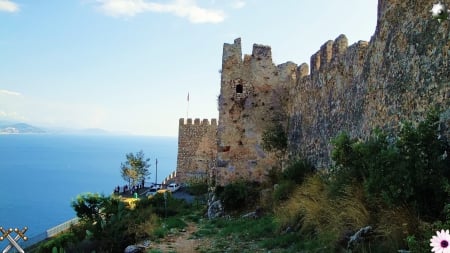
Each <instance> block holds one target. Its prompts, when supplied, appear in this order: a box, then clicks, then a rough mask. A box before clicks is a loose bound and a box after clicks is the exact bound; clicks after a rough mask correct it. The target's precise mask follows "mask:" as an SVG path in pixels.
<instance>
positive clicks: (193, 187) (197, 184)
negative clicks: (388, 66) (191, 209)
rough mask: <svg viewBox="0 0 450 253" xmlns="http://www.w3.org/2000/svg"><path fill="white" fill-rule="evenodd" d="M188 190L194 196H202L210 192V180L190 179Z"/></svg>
mask: <svg viewBox="0 0 450 253" xmlns="http://www.w3.org/2000/svg"><path fill="white" fill-rule="evenodd" d="M187 192H188V193H189V194H192V195H194V196H200V195H204V194H206V193H208V182H207V181H206V179H197V180H190V181H189V183H188V187H187Z"/></svg>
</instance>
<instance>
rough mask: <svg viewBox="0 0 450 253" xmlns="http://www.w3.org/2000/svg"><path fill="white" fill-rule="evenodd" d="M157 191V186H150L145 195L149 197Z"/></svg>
mask: <svg viewBox="0 0 450 253" xmlns="http://www.w3.org/2000/svg"><path fill="white" fill-rule="evenodd" d="M157 191H158V189H157V188H150V189H149V190H148V191H147V192H146V193H145V196H147V197H150V196H153V195H155V194H156V192H157Z"/></svg>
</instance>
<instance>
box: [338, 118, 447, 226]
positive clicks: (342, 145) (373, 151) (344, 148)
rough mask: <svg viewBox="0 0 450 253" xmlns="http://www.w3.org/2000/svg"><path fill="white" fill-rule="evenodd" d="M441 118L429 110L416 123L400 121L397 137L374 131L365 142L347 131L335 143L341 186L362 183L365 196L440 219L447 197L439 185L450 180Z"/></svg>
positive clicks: (425, 216) (339, 183) (430, 217)
mask: <svg viewBox="0 0 450 253" xmlns="http://www.w3.org/2000/svg"><path fill="white" fill-rule="evenodd" d="M438 122H439V117H438V114H437V113H436V112H431V113H430V114H429V115H428V117H427V118H426V120H424V121H423V122H420V123H419V124H418V125H417V126H414V125H413V124H412V123H410V122H407V123H404V124H403V125H402V127H401V130H400V133H399V134H398V136H396V137H390V138H388V135H387V134H385V133H383V132H382V131H380V130H376V131H375V132H374V134H372V136H370V138H369V139H368V140H366V141H364V142H363V141H359V140H356V139H350V137H349V136H348V135H347V134H345V133H344V134H341V135H339V136H337V137H336V138H335V139H334V140H333V141H332V143H333V145H334V150H333V153H332V158H333V160H334V161H335V162H336V167H335V168H334V169H333V171H332V175H333V183H334V186H335V188H336V190H337V192H339V189H340V188H341V189H342V187H343V186H345V185H349V184H351V182H355V181H357V182H359V181H362V182H363V184H364V187H365V190H366V194H367V196H368V197H369V198H370V199H372V200H376V199H382V200H383V201H384V203H386V204H388V205H390V206H392V205H399V204H402V203H405V204H407V205H409V206H410V207H412V208H414V210H415V211H416V214H417V215H419V216H420V217H422V218H424V219H431V220H433V219H436V218H439V215H440V213H441V212H442V210H443V207H444V205H445V203H446V200H447V194H446V193H445V191H444V189H443V187H444V182H446V181H447V180H449V179H450V178H449V176H450V174H449V171H448V168H450V159H449V157H448V156H446V154H447V153H448V152H449V145H448V143H447V142H446V140H445V139H444V138H440V137H439V136H440V135H439V131H438V130H439V129H438Z"/></svg>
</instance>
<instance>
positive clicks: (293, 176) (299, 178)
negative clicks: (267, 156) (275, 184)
mask: <svg viewBox="0 0 450 253" xmlns="http://www.w3.org/2000/svg"><path fill="white" fill-rule="evenodd" d="M314 171H315V169H314V166H313V165H312V164H311V163H310V162H308V161H307V160H305V159H296V160H294V161H293V162H291V163H290V164H289V165H288V166H287V167H286V168H285V169H284V170H283V172H282V178H283V179H284V180H292V181H294V182H295V183H296V184H301V183H303V181H304V180H305V178H306V177H307V176H309V175H312V174H313V173H314Z"/></svg>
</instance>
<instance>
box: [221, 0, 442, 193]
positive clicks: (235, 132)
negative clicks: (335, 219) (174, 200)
mask: <svg viewBox="0 0 450 253" xmlns="http://www.w3.org/2000/svg"><path fill="white" fill-rule="evenodd" d="M433 4H434V2H433V1H431V0H423V1H410V0H379V3H378V21H377V27H376V29H375V33H374V35H373V36H372V38H371V40H370V41H369V42H366V41H359V42H357V43H354V44H352V45H350V46H349V45H348V40H347V38H346V37H345V35H339V36H338V37H337V38H336V39H334V40H329V41H327V42H325V43H324V44H323V45H322V46H321V47H320V49H319V50H318V51H317V52H316V53H314V54H313V55H312V56H311V59H310V64H309V65H308V64H306V63H303V64H301V65H299V66H297V64H295V63H292V62H287V63H285V64H281V65H278V66H275V65H274V64H273V62H272V54H271V50H270V47H269V46H263V45H258V44H255V45H254V46H253V51H252V54H251V55H245V56H244V57H242V52H241V40H240V39H236V40H235V41H234V43H233V44H224V48H223V58H222V76H221V91H220V96H219V126H218V132H217V133H218V143H219V149H218V156H217V158H218V161H217V172H218V175H219V178H220V180H219V182H220V184H226V183H228V182H230V181H234V180H237V179H239V178H244V179H248V180H255V181H264V180H265V179H266V177H265V175H267V171H268V170H269V169H270V168H272V167H273V166H274V165H275V163H276V161H275V159H274V157H273V155H272V154H270V153H267V152H265V151H264V150H263V149H262V147H261V142H262V133H263V132H264V130H265V129H267V127H268V126H270V124H271V123H273V122H281V123H282V125H283V126H284V127H285V129H286V130H287V133H288V139H289V148H288V153H289V154H290V155H292V156H297V155H298V156H302V157H306V158H308V159H309V160H310V161H312V162H313V163H314V164H315V166H316V167H317V168H328V167H329V166H330V165H331V159H330V154H331V150H332V147H331V145H330V140H331V139H332V138H333V137H335V136H336V135H337V134H339V132H342V131H347V132H349V133H350V135H351V136H353V137H358V138H362V139H364V138H366V137H367V136H369V134H370V133H371V131H372V130H373V129H374V128H375V127H381V128H384V129H388V130H389V129H393V128H397V127H398V126H399V122H400V121H402V120H413V121H419V120H422V119H424V117H425V115H426V113H427V111H429V110H430V109H431V108H433V107H436V106H437V107H439V108H440V109H442V110H443V113H442V115H441V118H442V125H441V129H442V131H443V134H444V136H447V137H449V135H450V134H449V125H450V121H449V120H450V109H449V108H450V101H449V97H450V70H449V57H448V55H449V53H450V33H449V30H450V28H449V23H450V22H449V21H444V22H442V23H441V24H439V23H438V22H437V21H436V20H434V19H432V18H431V15H430V12H429V10H430V9H431V8H432V6H433Z"/></svg>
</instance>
